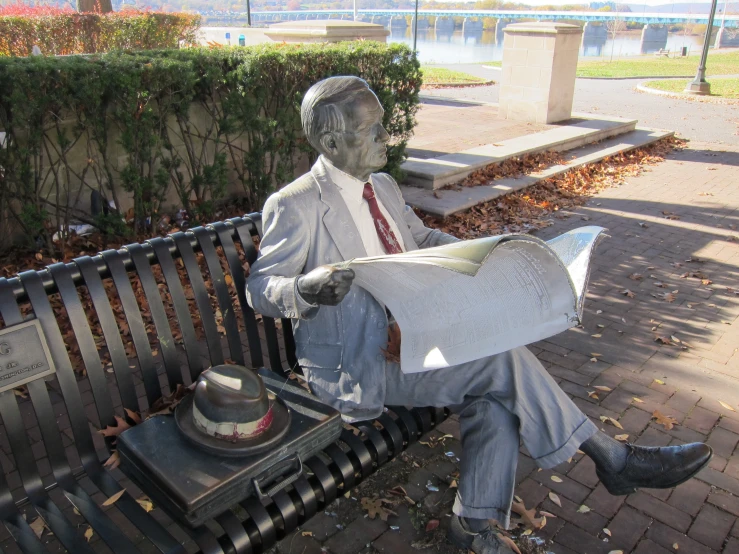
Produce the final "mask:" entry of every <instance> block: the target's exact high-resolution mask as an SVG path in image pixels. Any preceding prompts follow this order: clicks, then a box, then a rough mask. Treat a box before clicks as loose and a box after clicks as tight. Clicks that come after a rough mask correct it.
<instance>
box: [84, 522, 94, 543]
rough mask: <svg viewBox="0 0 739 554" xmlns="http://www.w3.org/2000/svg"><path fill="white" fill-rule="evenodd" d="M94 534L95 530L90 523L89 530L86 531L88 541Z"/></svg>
mask: <svg viewBox="0 0 739 554" xmlns="http://www.w3.org/2000/svg"><path fill="white" fill-rule="evenodd" d="M94 534H95V532H94V531H93V530H92V527H90V526H89V525H88V526H87V531H85V539H86V540H87V542H90V539H91V538H92V536H93V535H94Z"/></svg>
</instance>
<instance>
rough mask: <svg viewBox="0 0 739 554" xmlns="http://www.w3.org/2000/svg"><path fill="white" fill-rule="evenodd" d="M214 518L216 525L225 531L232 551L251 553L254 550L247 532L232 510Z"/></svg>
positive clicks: (240, 553) (238, 553) (239, 553)
mask: <svg viewBox="0 0 739 554" xmlns="http://www.w3.org/2000/svg"><path fill="white" fill-rule="evenodd" d="M215 519H216V521H217V522H218V525H220V526H221V527H223V530H224V531H225V532H226V535H227V536H228V539H229V540H230V541H231V544H232V545H233V549H234V552H236V553H237V554H242V553H247V552H248V553H249V554H251V552H253V551H254V549H253V548H252V544H251V540H250V539H249V535H248V533H247V532H246V530H245V529H244V526H243V525H242V524H241V522H240V521H239V518H237V517H236V516H235V515H234V513H233V512H230V511H228V512H224V513H222V514H221V515H219V516H218V517H216V518H215Z"/></svg>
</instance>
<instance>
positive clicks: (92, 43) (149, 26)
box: [0, 10, 200, 56]
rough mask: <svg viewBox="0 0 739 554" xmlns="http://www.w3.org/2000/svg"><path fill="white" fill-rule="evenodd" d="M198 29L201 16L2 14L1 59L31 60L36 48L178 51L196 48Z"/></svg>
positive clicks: (88, 51) (55, 51)
mask: <svg viewBox="0 0 739 554" xmlns="http://www.w3.org/2000/svg"><path fill="white" fill-rule="evenodd" d="M199 27H200V16H198V15H190V14H183V13H171V14H170V13H159V12H141V11H123V12H117V13H109V14H105V15H101V14H95V13H84V14H83V13H76V12H66V11H61V10H60V11H59V12H56V13H52V14H50V15H41V16H39V15H3V14H2V13H0V56H28V55H30V54H31V51H32V50H33V47H34V46H38V47H39V48H40V49H41V52H42V53H43V54H45V55H67V54H94V53H101V52H109V51H111V50H127V49H136V50H142V49H143V50H149V49H153V48H178V47H179V46H180V44H181V43H185V44H188V45H190V44H195V42H196V34H197V31H198V29H199Z"/></svg>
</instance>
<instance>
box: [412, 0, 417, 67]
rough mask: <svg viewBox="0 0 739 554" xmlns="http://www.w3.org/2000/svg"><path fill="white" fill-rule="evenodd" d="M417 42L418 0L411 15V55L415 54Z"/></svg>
mask: <svg viewBox="0 0 739 554" xmlns="http://www.w3.org/2000/svg"><path fill="white" fill-rule="evenodd" d="M417 42H418V0H416V13H415V15H414V16H413V55H414V56H415V55H416V43H417Z"/></svg>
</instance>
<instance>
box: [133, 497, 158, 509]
mask: <svg viewBox="0 0 739 554" xmlns="http://www.w3.org/2000/svg"><path fill="white" fill-rule="evenodd" d="M136 502H138V504H139V506H141V507H142V508H143V509H144V510H146V511H147V512H151V511H152V510H153V509H154V503H153V502H152V501H151V499H150V498H149V497H148V496H142V497H141V498H137V499H136Z"/></svg>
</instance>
